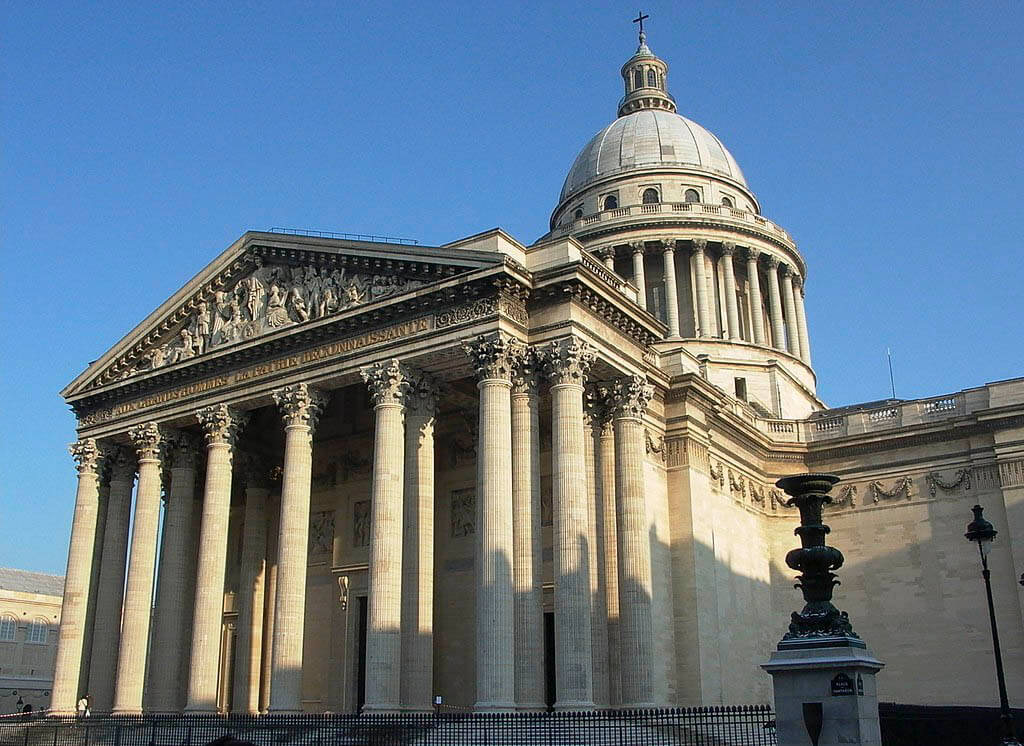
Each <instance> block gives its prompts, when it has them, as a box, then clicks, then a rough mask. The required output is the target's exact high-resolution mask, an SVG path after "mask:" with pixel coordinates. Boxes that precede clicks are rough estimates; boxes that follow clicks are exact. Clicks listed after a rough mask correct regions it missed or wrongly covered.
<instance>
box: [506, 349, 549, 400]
mask: <svg viewBox="0 0 1024 746" xmlns="http://www.w3.org/2000/svg"><path fill="white" fill-rule="evenodd" d="M543 368H544V362H543V360H541V356H540V354H539V353H538V351H537V348H535V347H526V348H525V349H524V350H523V356H522V358H521V360H520V361H519V365H517V366H516V369H515V371H513V373H512V393H513V394H536V393H537V389H538V387H539V386H540V379H541V374H542V371H543Z"/></svg>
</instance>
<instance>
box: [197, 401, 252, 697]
mask: <svg viewBox="0 0 1024 746" xmlns="http://www.w3.org/2000/svg"><path fill="white" fill-rule="evenodd" d="M196 417H197V418H198V419H199V424H201V425H202V426H203V430H204V432H205V434H206V486H205V488H204V490H203V516H202V524H201V526H200V528H199V559H198V560H197V562H196V597H195V603H194V605H193V613H192V655H191V662H190V665H189V672H188V702H187V704H186V705H185V711H186V712H204V713H215V712H216V711H217V672H218V667H219V663H220V646H221V627H222V625H223V616H224V569H225V563H226V561H227V550H228V518H229V512H230V510H231V463H232V457H233V454H234V449H235V441H236V440H237V438H238V433H239V431H240V430H241V429H242V427H244V426H245V423H246V422H247V421H248V419H249V415H248V414H246V413H244V412H239V411H237V410H235V409H233V408H231V407H229V406H227V405H226V404H214V405H213V406H210V407H206V408H205V409H201V410H199V412H197V413H196Z"/></svg>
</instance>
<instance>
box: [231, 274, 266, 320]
mask: <svg viewBox="0 0 1024 746" xmlns="http://www.w3.org/2000/svg"><path fill="white" fill-rule="evenodd" d="M237 294H238V295H240V296H242V298H243V300H242V303H243V304H244V305H245V308H246V310H247V311H248V312H249V320H250V321H253V320H255V319H257V318H259V316H260V311H262V310H263V296H264V295H266V289H265V288H264V286H263V283H262V282H261V281H260V278H259V276H258V273H257V272H253V273H252V274H251V275H249V276H248V277H246V278H245V279H244V280H242V281H241V282H240V283H238V291H237Z"/></svg>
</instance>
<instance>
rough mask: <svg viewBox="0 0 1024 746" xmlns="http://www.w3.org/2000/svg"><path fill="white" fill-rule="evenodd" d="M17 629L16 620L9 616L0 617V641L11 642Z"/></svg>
mask: <svg viewBox="0 0 1024 746" xmlns="http://www.w3.org/2000/svg"><path fill="white" fill-rule="evenodd" d="M17 629H18V620H17V619H15V618H14V617H13V616H11V615H10V614H4V615H3V616H0V640H13V639H14V633H15V631H16V630H17Z"/></svg>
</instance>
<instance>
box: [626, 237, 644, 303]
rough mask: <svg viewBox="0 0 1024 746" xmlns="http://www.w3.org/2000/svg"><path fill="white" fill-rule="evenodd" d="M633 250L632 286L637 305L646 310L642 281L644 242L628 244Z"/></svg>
mask: <svg viewBox="0 0 1024 746" xmlns="http://www.w3.org/2000/svg"><path fill="white" fill-rule="evenodd" d="M630 248H632V250H633V284H634V285H636V289H637V293H638V297H637V305H639V306H640V308H642V309H644V310H645V311H646V310H647V282H646V280H645V279H644V242H643V241H635V242H633V243H631V244H630Z"/></svg>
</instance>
